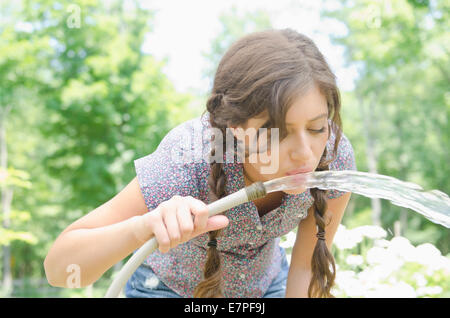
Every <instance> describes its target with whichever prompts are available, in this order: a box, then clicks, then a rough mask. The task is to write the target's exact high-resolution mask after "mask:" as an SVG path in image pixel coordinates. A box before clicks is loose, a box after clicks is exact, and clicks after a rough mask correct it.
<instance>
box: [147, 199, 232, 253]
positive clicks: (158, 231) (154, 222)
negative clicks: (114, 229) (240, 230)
mask: <svg viewBox="0 0 450 318" xmlns="http://www.w3.org/2000/svg"><path fill="white" fill-rule="evenodd" d="M144 222H145V223H146V226H148V228H149V229H150V230H151V232H152V234H153V235H154V236H155V238H156V240H157V241H158V245H159V250H160V251H161V253H167V252H168V251H169V250H170V249H171V248H174V247H175V246H177V245H179V244H182V243H184V242H187V241H189V240H190V239H192V238H193V237H196V236H198V235H200V234H203V233H205V232H209V231H215V230H218V229H221V228H224V227H226V226H227V225H228V223H229V220H228V218H227V217H226V216H224V215H215V216H212V217H208V207H207V205H206V204H205V203H204V202H202V201H200V200H198V199H196V198H193V197H191V196H186V197H182V196H179V195H175V196H173V197H172V198H171V199H170V200H167V201H164V202H162V203H161V204H160V205H158V207H157V208H156V209H154V210H152V211H151V212H148V213H147V214H145V215H144Z"/></svg>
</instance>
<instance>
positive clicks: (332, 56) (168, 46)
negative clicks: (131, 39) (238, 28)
mask: <svg viewBox="0 0 450 318" xmlns="http://www.w3.org/2000/svg"><path fill="white" fill-rule="evenodd" d="M142 4H143V6H145V7H147V8H151V9H153V10H156V12H157V13H156V16H155V21H154V22H153V25H154V28H153V32H152V33H151V34H149V36H147V37H146V40H145V43H144V46H143V48H142V49H143V50H144V52H147V53H150V54H152V55H154V56H155V57H157V58H159V59H163V58H164V57H167V58H168V65H167V66H166V67H165V68H164V72H165V73H166V74H167V76H168V78H169V79H170V80H171V81H172V82H173V83H174V85H175V87H176V89H177V90H178V91H180V92H192V91H196V92H200V93H207V92H208V91H209V89H210V88H209V82H208V80H207V79H202V71H203V70H204V69H205V68H206V67H207V64H206V61H205V59H204V58H203V56H202V52H208V51H210V45H211V43H212V40H213V39H214V38H215V37H216V36H217V35H218V33H219V32H220V23H219V19H218V17H219V14H220V13H221V12H222V11H227V10H229V9H230V8H231V7H232V6H233V5H235V6H236V7H237V8H238V9H240V10H239V11H241V10H242V11H253V10H256V9H265V10H267V11H268V12H269V13H270V15H271V21H272V25H273V27H274V28H276V29H278V28H280V29H281V28H287V27H289V28H292V29H294V30H297V31H298V32H301V33H303V34H305V35H307V36H309V37H311V38H312V39H313V41H314V42H315V43H316V45H317V47H318V48H319V50H320V51H321V52H322V54H323V55H324V56H325V58H326V60H327V61H328V63H329V65H330V67H331V69H332V70H333V71H334V73H335V74H336V76H337V82H338V86H339V88H340V89H341V90H343V91H344V90H351V89H352V88H353V80H354V78H355V77H356V75H357V72H356V69H355V68H354V67H353V68H349V67H345V66H344V57H343V48H342V47H339V46H337V45H334V44H332V43H331V42H330V39H329V35H330V34H332V33H338V34H341V33H345V32H346V30H345V27H343V26H342V25H341V24H339V23H337V22H335V23H331V21H325V20H324V19H321V18H320V14H319V9H320V6H321V5H323V3H322V1H317V0H315V1H307V0H303V1H302V0H297V1H292V0H277V1H273V0H239V1H238V0H227V1H223V0H222V1H219V0H191V1H182V0H158V1H145V2H143V3H142ZM293 4H294V6H293ZM326 5H334V4H333V2H328V1H327V2H326Z"/></svg>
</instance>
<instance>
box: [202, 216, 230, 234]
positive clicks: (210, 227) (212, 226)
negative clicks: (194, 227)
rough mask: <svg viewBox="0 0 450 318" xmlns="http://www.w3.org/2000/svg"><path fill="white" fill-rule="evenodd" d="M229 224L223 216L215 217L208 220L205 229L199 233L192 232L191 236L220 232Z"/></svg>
mask: <svg viewBox="0 0 450 318" xmlns="http://www.w3.org/2000/svg"><path fill="white" fill-rule="evenodd" d="M229 223H230V220H229V219H228V218H227V217H226V216H225V215H215V216H211V217H210V218H208V222H207V224H206V228H205V229H203V230H201V231H194V233H193V236H197V235H200V234H203V233H206V232H210V231H216V230H220V229H222V228H224V227H226V226H228V224H229Z"/></svg>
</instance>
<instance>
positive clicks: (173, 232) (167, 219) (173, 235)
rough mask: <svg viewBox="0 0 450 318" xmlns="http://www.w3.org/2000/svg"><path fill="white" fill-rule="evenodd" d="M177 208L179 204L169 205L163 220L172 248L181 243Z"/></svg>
mask: <svg viewBox="0 0 450 318" xmlns="http://www.w3.org/2000/svg"><path fill="white" fill-rule="evenodd" d="M177 209H178V206H177V205H176V204H173V205H171V206H170V207H167V209H166V211H165V213H164V214H163V221H164V224H165V226H166V229H167V233H168V236H169V240H170V248H173V247H175V246H177V245H178V244H179V243H180V238H181V235H180V230H179V226H178V219H177Z"/></svg>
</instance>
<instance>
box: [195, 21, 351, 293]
mask: <svg viewBox="0 0 450 318" xmlns="http://www.w3.org/2000/svg"><path fill="white" fill-rule="evenodd" d="M311 84H315V85H317V86H318V87H319V89H320V91H321V93H322V94H323V95H324V96H325V97H326V98H327V105H328V114H329V119H330V122H331V125H330V127H329V128H331V129H333V130H334V133H335V135H336V139H335V144H334V149H333V156H332V158H331V159H328V160H325V159H326V158H327V149H326V148H325V150H324V153H323V155H322V158H321V161H320V163H319V166H318V168H317V169H316V171H318V170H328V169H329V166H328V165H329V163H330V162H331V161H333V160H334V159H335V157H336V152H337V147H338V144H339V140H340V138H341V130H342V123H341V118H340V114H339V111H340V105H341V102H340V95H339V90H338V88H337V85H336V78H335V75H334V74H333V73H332V71H331V69H330V67H329V66H328V64H327V62H326V60H325V59H324V57H323V55H322V54H321V53H320V51H319V50H318V49H317V47H316V45H315V44H314V42H313V41H312V40H311V39H309V38H308V37H307V36H305V35H302V34H300V33H298V32H296V31H294V30H292V29H283V30H273V29H270V30H266V31H262V32H256V33H251V34H248V35H246V36H244V37H243V38H241V39H239V40H238V41H237V42H235V43H233V44H232V45H231V47H230V48H229V49H228V51H227V52H226V53H225V55H224V56H223V57H222V59H221V61H220V63H219V65H218V68H217V71H216V74H215V77H214V83H213V88H212V92H211V94H210V96H209V98H208V100H207V103H206V110H205V112H206V111H208V112H209V121H210V124H211V127H214V128H217V129H219V130H220V131H221V132H222V136H225V135H226V128H227V127H231V126H232V127H235V126H238V125H242V124H245V123H246V122H247V120H248V119H250V118H252V117H255V116H257V115H260V114H261V113H262V112H263V111H267V112H268V113H269V118H270V119H269V121H268V122H267V123H266V124H265V125H263V127H265V128H273V127H277V128H279V129H280V130H279V132H280V141H281V140H282V139H284V138H285V137H286V136H287V133H286V125H285V118H286V113H287V112H288V110H289V107H290V106H291V105H292V103H293V101H294V99H295V98H296V97H297V96H299V94H301V93H302V92H304V91H305V90H306V89H307V88H309V87H310V86H311ZM205 112H204V113H205ZM204 113H203V114H204ZM269 130H270V129H269ZM211 140H212V142H213V144H212V148H211V154H210V155H211V158H212V157H213V156H214V155H215V149H220V148H216V147H222V149H223V152H225V151H226V144H225V138H223V144H221V145H215V144H214V143H216V142H217V141H215V140H216V139H215V138H214V136H212V139H211ZM218 140H220V139H218ZM269 147H270V146H269ZM248 155H249V154H248V153H246V154H245V158H247V157H248ZM211 160H212V159H211ZM225 183H226V179H225V175H224V171H223V169H222V162H217V161H211V173H210V176H209V179H208V184H209V187H210V198H212V201H214V200H218V199H220V198H221V197H223V196H224V194H225ZM310 193H311V195H312V197H313V198H314V203H313V210H314V217H315V220H316V225H317V229H318V234H317V236H318V238H319V237H321V238H324V235H325V226H326V224H325V212H326V210H327V203H326V202H327V201H326V194H327V192H326V191H324V190H319V189H315V188H314V189H310ZM220 234H221V230H219V231H212V232H209V238H210V241H214V240H215V239H216V238H217V237H218V236H219V235H220ZM208 245H209V244H208ZM330 265H331V267H332V269H333V270H332V271H331V269H330ZM311 271H312V279H311V282H310V285H309V288H308V296H309V297H333V296H332V295H331V293H330V290H331V287H332V286H333V284H334V279H335V276H336V273H335V262H334V258H333V256H332V254H331V253H330V251H329V250H328V248H327V246H326V243H325V241H324V240H323V239H318V240H317V243H316V246H315V248H314V252H313V256H312V260H311ZM203 275H204V278H203V280H202V281H201V282H200V283H199V284H198V285H197V286H196V288H195V290H194V297H223V282H222V273H221V256H220V253H219V251H218V250H217V248H216V246H215V245H214V244H211V245H210V246H209V247H208V250H207V260H206V263H205V268H204V273H203Z"/></svg>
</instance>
